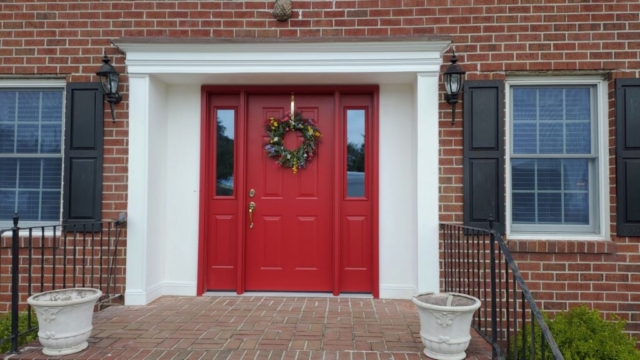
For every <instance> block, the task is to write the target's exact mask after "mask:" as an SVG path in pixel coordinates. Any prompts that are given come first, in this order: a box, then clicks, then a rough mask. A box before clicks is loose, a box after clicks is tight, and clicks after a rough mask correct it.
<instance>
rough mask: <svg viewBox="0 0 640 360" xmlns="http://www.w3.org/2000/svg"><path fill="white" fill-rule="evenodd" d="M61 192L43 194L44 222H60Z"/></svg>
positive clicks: (42, 217) (42, 218)
mask: <svg viewBox="0 0 640 360" xmlns="http://www.w3.org/2000/svg"><path fill="white" fill-rule="evenodd" d="M60 202H61V199H60V190H57V191H43V192H42V216H41V218H40V220H42V221H58V220H60Z"/></svg>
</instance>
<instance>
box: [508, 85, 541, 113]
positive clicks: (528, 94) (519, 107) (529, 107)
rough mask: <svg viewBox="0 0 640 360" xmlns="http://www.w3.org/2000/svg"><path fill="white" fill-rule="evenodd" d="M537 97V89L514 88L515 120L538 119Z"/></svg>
mask: <svg viewBox="0 0 640 360" xmlns="http://www.w3.org/2000/svg"><path fill="white" fill-rule="evenodd" d="M537 97H538V91H537V90H536V89H526V88H515V89H513V121H520V120H537V119H538V107H537V102H538V101H537Z"/></svg>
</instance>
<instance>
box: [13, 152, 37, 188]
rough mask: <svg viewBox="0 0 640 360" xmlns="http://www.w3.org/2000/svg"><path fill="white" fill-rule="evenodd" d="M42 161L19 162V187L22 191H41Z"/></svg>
mask: <svg viewBox="0 0 640 360" xmlns="http://www.w3.org/2000/svg"><path fill="white" fill-rule="evenodd" d="M41 166H42V161H41V160H40V159H20V160H19V161H18V167H19V171H18V187H19V188H21V189H40V170H41V168H40V167H41Z"/></svg>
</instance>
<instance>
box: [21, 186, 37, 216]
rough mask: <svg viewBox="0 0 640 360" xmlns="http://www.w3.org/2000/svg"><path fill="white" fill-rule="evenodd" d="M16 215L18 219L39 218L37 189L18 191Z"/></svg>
mask: <svg viewBox="0 0 640 360" xmlns="http://www.w3.org/2000/svg"><path fill="white" fill-rule="evenodd" d="M18 215H19V216H20V220H27V221H37V220H40V219H39V218H40V192H39V191H27V190H25V191H18Z"/></svg>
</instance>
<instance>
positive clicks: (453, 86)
mask: <svg viewBox="0 0 640 360" xmlns="http://www.w3.org/2000/svg"><path fill="white" fill-rule="evenodd" d="M464 74H466V71H464V70H462V66H460V64H458V57H457V56H456V51H455V49H454V50H453V56H452V57H451V65H449V67H448V68H447V71H445V72H444V74H442V81H443V82H444V88H445V89H446V91H447V93H446V94H445V96H444V99H445V100H446V101H447V103H449V104H451V126H455V124H456V104H457V103H458V95H459V94H460V91H461V90H462V86H463V85H464V84H463V83H464Z"/></svg>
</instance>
